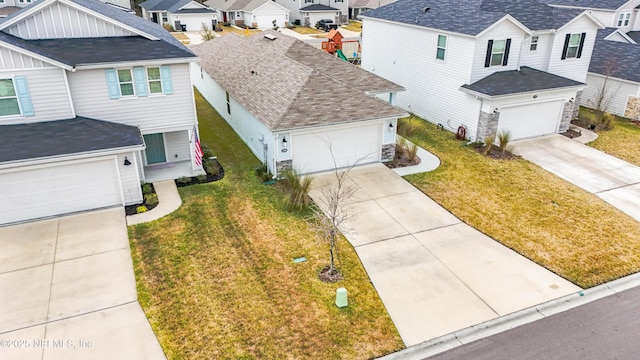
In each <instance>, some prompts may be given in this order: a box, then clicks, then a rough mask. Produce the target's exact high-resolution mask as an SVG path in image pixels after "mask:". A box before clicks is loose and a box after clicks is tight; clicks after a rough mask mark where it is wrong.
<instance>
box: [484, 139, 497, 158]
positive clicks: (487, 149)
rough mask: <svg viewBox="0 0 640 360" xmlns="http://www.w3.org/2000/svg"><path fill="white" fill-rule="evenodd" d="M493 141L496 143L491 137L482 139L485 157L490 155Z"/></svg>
mask: <svg viewBox="0 0 640 360" xmlns="http://www.w3.org/2000/svg"><path fill="white" fill-rule="evenodd" d="M494 141H496V138H495V137H493V136H487V137H486V138H484V145H485V146H486V147H485V148H484V154H485V155H489V154H490V153H491V150H493V142H494Z"/></svg>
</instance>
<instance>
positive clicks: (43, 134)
mask: <svg viewBox="0 0 640 360" xmlns="http://www.w3.org/2000/svg"><path fill="white" fill-rule="evenodd" d="M143 145H144V143H143V142H142V136H141V135H140V130H139V129H138V128H137V127H135V126H130V125H124V124H116V123H112V122H107V121H100V120H93V119H88V118H84V117H80V116H78V117H76V118H73V119H67V120H56V121H45V122H35V123H27V124H16V125H0V163H1V162H10V161H21V160H33V159H40V158H47V157H52V156H62V155H72V154H82V153H87V152H96V151H101V150H102V151H106V150H114V149H124V148H131V147H134V148H142V146H143Z"/></svg>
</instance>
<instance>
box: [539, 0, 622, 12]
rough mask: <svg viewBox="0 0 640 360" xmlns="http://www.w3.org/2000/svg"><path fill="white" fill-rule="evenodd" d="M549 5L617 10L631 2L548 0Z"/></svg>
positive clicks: (619, 0)
mask: <svg viewBox="0 0 640 360" xmlns="http://www.w3.org/2000/svg"><path fill="white" fill-rule="evenodd" d="M545 2H546V3H547V4H549V5H552V6H553V5H560V6H572V7H576V8H580V9H609V10H615V9H618V8H619V7H621V6H622V5H624V4H626V3H627V2H629V0H546V1H545Z"/></svg>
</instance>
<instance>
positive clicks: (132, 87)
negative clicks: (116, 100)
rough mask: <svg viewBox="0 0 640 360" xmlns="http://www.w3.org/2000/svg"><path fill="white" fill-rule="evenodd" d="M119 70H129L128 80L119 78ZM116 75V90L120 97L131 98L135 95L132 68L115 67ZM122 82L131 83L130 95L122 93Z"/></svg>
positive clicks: (134, 80)
mask: <svg viewBox="0 0 640 360" xmlns="http://www.w3.org/2000/svg"><path fill="white" fill-rule="evenodd" d="M121 71H128V72H129V76H130V77H131V80H130V81H122V80H120V72H121ZM116 76H117V78H118V91H119V92H120V97H121V98H133V97H136V96H137V92H136V83H135V82H136V79H135V77H134V74H133V69H131V68H126V69H116ZM124 84H131V90H132V91H133V94H131V95H124V94H123V93H122V85H124Z"/></svg>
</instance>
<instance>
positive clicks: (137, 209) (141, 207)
mask: <svg viewBox="0 0 640 360" xmlns="http://www.w3.org/2000/svg"><path fill="white" fill-rule="evenodd" d="M143 212H147V207H146V206H144V205H140V206H138V207H137V208H136V213H137V214H141V213H143Z"/></svg>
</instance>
